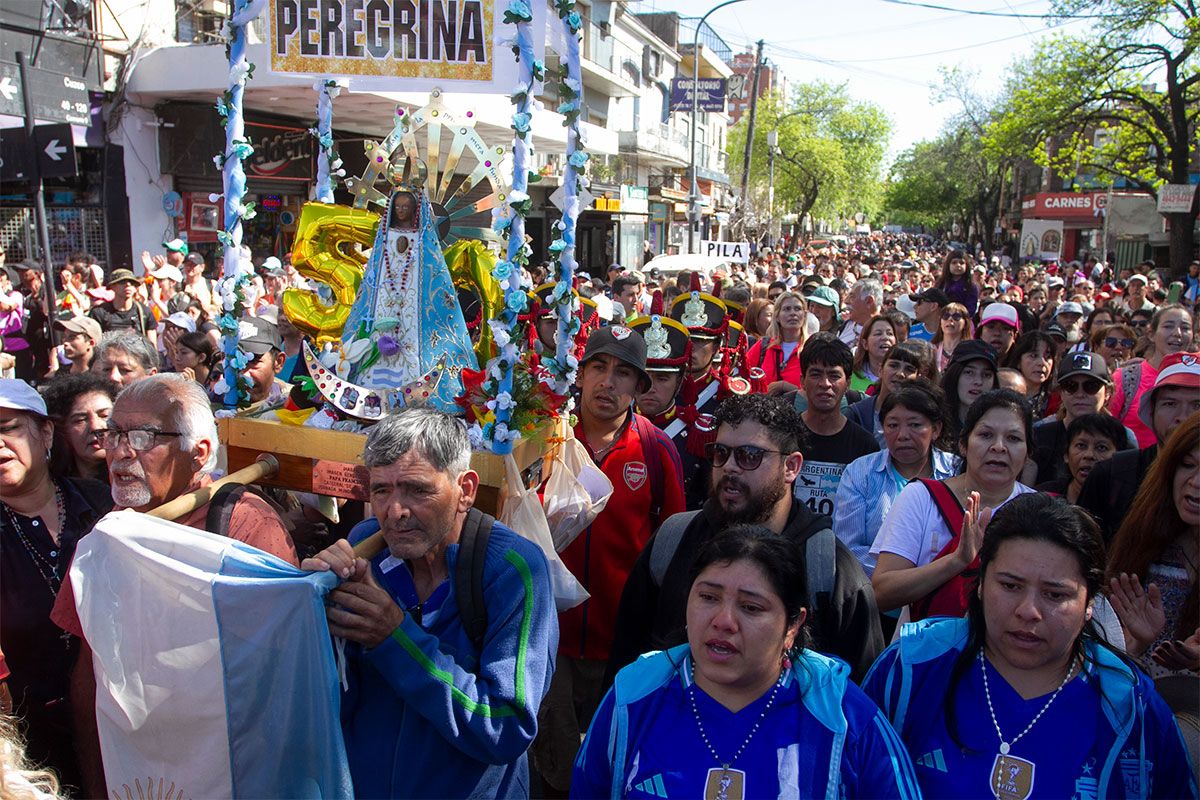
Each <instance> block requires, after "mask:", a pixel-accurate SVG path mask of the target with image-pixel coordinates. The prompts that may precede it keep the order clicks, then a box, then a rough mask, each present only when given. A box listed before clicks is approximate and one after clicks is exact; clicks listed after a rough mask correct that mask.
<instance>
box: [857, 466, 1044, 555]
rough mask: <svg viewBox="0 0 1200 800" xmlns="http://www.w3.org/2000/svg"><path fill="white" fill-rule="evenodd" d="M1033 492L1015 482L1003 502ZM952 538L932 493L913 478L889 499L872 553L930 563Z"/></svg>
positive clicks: (872, 546)
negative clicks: (888, 508)
mask: <svg viewBox="0 0 1200 800" xmlns="http://www.w3.org/2000/svg"><path fill="white" fill-rule="evenodd" d="M1032 491H1033V489H1030V488H1029V487H1028V486H1026V485H1024V484H1022V483H1016V484H1014V485H1013V491H1012V494H1010V495H1009V496H1008V498H1007V499H1006V500H1005V501H1004V503H1007V502H1008V501H1009V500H1012V499H1013V498H1014V497H1016V496H1017V495H1020V494H1028V493H1029V492H1032ZM1004 503H1001V504H1000V505H1001V506H1003V505H1004ZM952 538H953V534H952V533H951V532H950V528H948V527H947V526H946V521H945V520H944V519H942V512H940V511H938V507H937V503H935V502H934V501H933V495H931V494H930V493H929V490H928V489H926V488H925V485H924V484H923V483H921V482H920V481H913V482H912V483H910V484H909V485H908V486H905V487H904V489H903V490H901V492H900V494H899V495H897V496H896V499H895V500H894V501H893V502H892V507H891V509H890V510H889V511H888V514H887V516H886V517H885V518H884V520H883V527H882V528H880V530H879V535H878V536H876V537H875V543H874V544H873V545H871V555H872V556H873V557H874V558H875V559H878V558H879V554H880V553H895V554H896V555H898V556H900V557H901V558H906V559H908V560H909V561H911V562H912V563H913V564H915V565H916V566H918V567H920V566H924V565H925V564H929V563H931V562H932V561H933V560H934V558H936V557H937V554H938V553H940V552H942V548H943V547H945V546H946V545H947V544H949V542H950V540H951V539H952Z"/></svg>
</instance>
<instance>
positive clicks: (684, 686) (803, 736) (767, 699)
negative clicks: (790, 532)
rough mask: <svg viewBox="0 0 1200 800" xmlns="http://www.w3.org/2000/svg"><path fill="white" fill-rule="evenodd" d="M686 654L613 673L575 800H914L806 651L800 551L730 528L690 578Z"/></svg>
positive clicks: (891, 743) (877, 741) (895, 741)
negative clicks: (804, 799)
mask: <svg viewBox="0 0 1200 800" xmlns="http://www.w3.org/2000/svg"><path fill="white" fill-rule="evenodd" d="M693 575H694V576H695V577H694V578H693V582H692V587H691V591H690V593H689V595H688V600H687V638H688V641H687V643H686V644H682V645H679V646H678V647H673V648H671V649H670V650H665V651H660V652H657V653H654V654H652V655H650V656H646V657H643V658H641V659H639V660H638V661H636V662H634V663H633V664H630V665H629V666H627V667H625V668H624V669H622V670H621V671H620V672H619V673H617V678H616V681H615V683H614V684H613V688H612V689H610V690H609V692H608V694H607V695H605V697H604V700H603V701H602V702H601V703H600V708H599V710H597V712H596V715H595V717H594V718H593V720H592V726H591V728H590V729H589V730H588V734H587V738H586V739H585V740H584V743H583V746H582V748H581V749H580V751H579V756H578V757H577V758H576V760H575V773H574V776H573V778H572V780H571V796H572V797H586V798H593V797H705V798H718V797H719V798H727V799H728V800H734V799H735V798H751V797H824V798H830V800H834V798H843V797H849V798H854V797H904V798H908V797H916V796H917V787H916V784H915V783H914V779H913V766H912V763H911V761H910V760H909V758H908V755H907V754H906V753H905V751H904V747H903V745H902V744H901V742H900V740H899V738H898V737H897V736H896V734H895V733H894V732H893V731H892V730H891V728H890V727H889V726H888V724H887V722H886V721H885V720H884V719H883V716H882V714H880V712H879V709H878V708H876V707H875V706H874V705H873V704H871V703H870V702H869V701H868V700H867V698H866V697H864V696H863V694H862V692H861V691H860V690H859V689H858V687H856V686H855V685H854V684H853V683H851V681H850V669H849V667H848V666H847V665H846V664H845V663H844V662H842V661H839V660H836V659H831V658H828V657H826V656H822V655H818V654H817V653H814V652H812V651H810V650H808V649H806V648H805V647H804V646H803V641H804V620H805V616H806V613H807V612H806V610H805V608H804V602H805V600H804V598H805V597H806V587H805V585H804V583H805V581H804V576H805V571H804V564H803V551H802V550H801V549H799V548H797V547H795V546H794V545H793V544H792V543H790V542H788V541H787V540H786V539H783V538H780V537H779V536H777V535H775V534H774V533H772V532H771V531H770V530H768V529H767V528H763V527H761V526H756V525H740V526H736V527H734V528H731V529H729V530H727V531H725V532H723V533H721V534H719V535H718V536H716V537H714V538H713V539H711V540H709V541H708V542H706V543H705V544H704V545H703V546H702V548H701V550H700V553H699V556H698V558H697V560H696V564H695V566H694V568H693Z"/></svg>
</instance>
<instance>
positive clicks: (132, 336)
mask: <svg viewBox="0 0 1200 800" xmlns="http://www.w3.org/2000/svg"><path fill="white" fill-rule="evenodd" d="M109 350H121V351H123V352H125V353H128V354H129V355H130V356H132V357H133V358H134V359H135V360H136V361H137V362H138V363H139V364H141V365H142V369H144V370H146V372H150V371H151V370H156V369H158V368H159V367H160V366H161V365H162V362H161V360H160V359H159V356H158V351H157V350H155V349H154V345H153V344H151V343H150V340H149V339H147V338H146V337H145V336H142V335H141V334H140V333H134V332H133V331H125V330H122V331H109V332H108V333H106V334H104V335H103V336H101V337H100V343H99V344H98V345H96V355H95V359H94V361H93V363H98V362H99V361H101V360H103V359H104V356H105V354H106V353H108V351H109Z"/></svg>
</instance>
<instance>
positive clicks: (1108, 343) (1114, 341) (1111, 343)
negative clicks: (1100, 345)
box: [1104, 336, 1137, 348]
mask: <svg viewBox="0 0 1200 800" xmlns="http://www.w3.org/2000/svg"><path fill="white" fill-rule="evenodd" d="M1135 344H1137V342H1135V341H1133V339H1118V338H1117V337H1115V336H1105V337H1104V346H1105V347H1116V346H1117V345H1121V347H1126V348H1128V347H1133V346H1134V345H1135Z"/></svg>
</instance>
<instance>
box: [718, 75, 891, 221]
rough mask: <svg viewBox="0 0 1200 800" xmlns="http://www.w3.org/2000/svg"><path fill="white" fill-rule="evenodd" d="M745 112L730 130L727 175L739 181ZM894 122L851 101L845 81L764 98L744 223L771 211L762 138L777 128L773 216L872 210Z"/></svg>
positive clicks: (838, 216)
mask: <svg viewBox="0 0 1200 800" xmlns="http://www.w3.org/2000/svg"><path fill="white" fill-rule="evenodd" d="M748 123H749V115H743V117H742V119H741V120H739V121H738V123H737V124H736V125H735V126H734V127H733V128H731V129H730V132H729V138H728V151H729V163H730V165H731V166H732V174H731V177H732V179H733V181H734V183H735V184H736V183H737V182H738V181H739V180H740V179H741V173H742V161H743V151H744V148H745V145H746V133H747V130H748V127H749V126H748ZM891 130H892V124H891V120H889V119H888V117H887V115H886V114H885V113H884V111H883V109H881V108H880V107H879V106H877V105H875V104H873V103H869V102H863V101H859V100H855V99H854V98H852V97H850V95H849V93H848V92H847V90H846V87H845V86H840V85H834V84H829V83H824V82H814V83H803V84H799V85H797V86H795V87H793V89H792V93H791V96H790V97H788V98H786V99H785V98H781V97H777V96H773V97H767V98H763V99H761V100H760V101H759V105H758V116H757V119H756V121H755V130H754V149H753V157H752V160H751V166H750V198H749V211H750V214H749V215H748V216H747V222H748V224H749V225H750V226H752V227H755V226H760V225H762V224H764V223H765V222H766V221H767V220H768V217H769V203H768V191H767V190H768V182H769V177H770V176H769V172H770V169H769V157H768V156H769V154H768V147H767V137H768V134H769V133H770V132H771V131H777V132H778V140H777V148H778V149H777V150H776V155H775V215H776V216H777V217H778V216H782V215H784V214H793V213H794V214H797V215H799V216H800V217H803V216H804V215H805V214H811V215H812V216H813V217H818V218H825V219H842V218H845V217H848V216H852V215H853V214H855V213H858V212H865V213H868V214H870V213H872V212H873V211H874V210H875V209H876V208H878V206H879V203H880V201H881V199H882V177H883V166H884V154H885V152H886V150H887V144H888V140H889V137H890V136H891Z"/></svg>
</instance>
